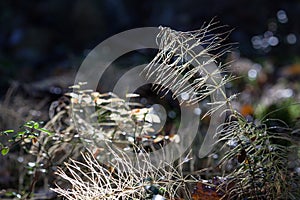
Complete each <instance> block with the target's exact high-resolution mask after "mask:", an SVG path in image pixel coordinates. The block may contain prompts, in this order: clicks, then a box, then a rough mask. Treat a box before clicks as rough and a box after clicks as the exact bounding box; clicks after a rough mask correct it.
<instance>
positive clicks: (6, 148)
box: [1, 147, 9, 156]
mask: <svg viewBox="0 0 300 200" xmlns="http://www.w3.org/2000/svg"><path fill="white" fill-rule="evenodd" d="M8 152H9V148H8V147H4V148H3V149H1V154H2V155H3V156H5V155H6V154H8Z"/></svg>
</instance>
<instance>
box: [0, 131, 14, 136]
mask: <svg viewBox="0 0 300 200" xmlns="http://www.w3.org/2000/svg"><path fill="white" fill-rule="evenodd" d="M13 132H14V130H6V131H3V132H1V133H3V134H4V135H8V134H9V133H13Z"/></svg>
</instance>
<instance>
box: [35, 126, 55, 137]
mask: <svg viewBox="0 0 300 200" xmlns="http://www.w3.org/2000/svg"><path fill="white" fill-rule="evenodd" d="M37 130H39V131H41V132H44V133H47V134H48V135H49V136H51V135H52V134H53V133H51V132H50V131H49V130H47V129H45V128H38V129H37Z"/></svg>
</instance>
